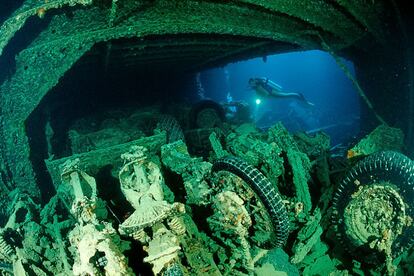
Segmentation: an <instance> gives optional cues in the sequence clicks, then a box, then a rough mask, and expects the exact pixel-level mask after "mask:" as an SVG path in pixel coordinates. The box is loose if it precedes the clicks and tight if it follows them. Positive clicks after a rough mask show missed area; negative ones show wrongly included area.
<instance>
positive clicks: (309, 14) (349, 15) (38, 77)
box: [0, 0, 391, 192]
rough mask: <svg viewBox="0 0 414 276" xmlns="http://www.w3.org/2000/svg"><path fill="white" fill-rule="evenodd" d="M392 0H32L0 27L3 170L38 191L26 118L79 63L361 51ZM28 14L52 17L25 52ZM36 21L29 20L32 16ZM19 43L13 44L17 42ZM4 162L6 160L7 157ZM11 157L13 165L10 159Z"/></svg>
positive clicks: (191, 64)
mask: <svg viewBox="0 0 414 276" xmlns="http://www.w3.org/2000/svg"><path fill="white" fill-rule="evenodd" d="M390 5H391V4H390V3H389V2H386V1H363V0H353V1H343V0H337V1H326V0H305V1H294V0H290V1H286V0H274V1H262V0H234V1H226V2H222V1H214V0H205V1H201V0H198V1H197V0H192V1H172V0H164V1H162V0H159V1H152V0H141V1H128V0H118V1H110V0H100V1H92V0H47V1H38V0H27V1H25V2H24V4H23V5H22V6H21V7H20V8H18V9H17V10H15V11H14V12H13V13H12V14H11V15H10V16H9V18H8V19H6V20H4V22H3V23H2V25H1V27H0V60H1V59H2V56H5V55H6V54H9V55H10V54H12V55H15V70H13V72H11V73H10V75H9V76H8V77H7V78H6V79H5V81H4V82H3V84H1V86H0V92H1V93H0V106H1V117H2V123H3V124H2V126H1V129H0V130H1V131H0V133H1V136H2V137H1V139H2V140H3V141H4V143H3V145H2V146H1V153H2V154H1V156H2V157H1V158H2V159H3V160H2V161H4V163H5V164H6V165H5V166H6V167H5V168H3V171H4V172H2V174H5V175H7V176H9V178H12V179H13V182H14V183H18V184H17V185H21V186H22V187H25V189H28V190H31V192H33V191H35V190H36V189H34V187H33V184H31V183H34V181H32V180H33V179H34V173H33V170H32V168H31V166H30V163H29V155H30V149H29V145H28V141H27V137H26V135H25V126H24V122H25V121H26V120H27V118H28V117H29V115H30V114H31V112H32V111H33V110H34V109H35V108H36V106H37V105H38V104H39V103H40V101H41V100H42V98H43V97H44V96H45V95H46V94H47V93H48V92H49V91H50V90H51V89H52V88H53V87H54V86H56V84H57V83H58V82H59V80H60V79H61V78H62V76H64V75H65V73H66V72H67V71H68V70H70V69H71V68H72V67H73V66H74V65H75V64H76V66H77V67H79V66H81V67H88V66H90V65H92V66H96V64H99V65H100V66H102V67H103V68H104V70H105V71H108V72H110V73H111V74H115V73H118V74H119V73H121V74H123V72H126V71H130V72H137V73H139V72H145V71H146V70H148V68H149V67H148V64H149V63H151V69H152V70H162V71H166V70H167V71H168V70H169V71H171V72H183V71H197V70H200V69H203V68H208V67H212V66H220V65H224V64H226V63H229V62H233V61H238V60H242V59H247V58H252V57H258V56H266V55H268V54H274V53H281V52H290V51H298V50H309V49H322V50H325V51H329V52H332V53H339V54H340V55H347V56H351V57H352V56H358V55H361V54H360V53H361V52H362V53H364V52H368V51H367V49H371V47H370V46H369V45H384V44H386V43H387V38H388V37H389V35H390V33H391V30H390V29H389V28H388V27H386V26H388V25H387V22H386V21H385V20H384V19H385V18H387V17H386V11H387V10H389V9H390ZM29 18H32V19H33V18H35V19H36V20H43V22H44V26H43V25H42V26H43V27H42V28H41V29H40V30H37V32H36V33H38V35H37V36H36V37H35V38H34V39H33V40H31V41H30V42H29V43H28V44H29V45H28V46H27V47H24V48H23V49H22V50H21V51H19V52H13V51H15V50H14V49H19V47H18V46H16V45H14V43H16V41H17V40H16V38H18V37H19V36H23V35H24V34H25V32H27V29H26V28H27V26H26V25H27V24H26V23H28V22H30V21H28V20H29ZM27 21H28V22H27ZM12 46H15V47H12ZM2 163H3V162H2ZM7 164H13V166H10V165H7Z"/></svg>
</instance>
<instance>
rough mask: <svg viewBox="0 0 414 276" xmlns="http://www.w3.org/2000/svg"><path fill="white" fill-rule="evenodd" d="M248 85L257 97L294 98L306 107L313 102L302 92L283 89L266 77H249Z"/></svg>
mask: <svg viewBox="0 0 414 276" xmlns="http://www.w3.org/2000/svg"><path fill="white" fill-rule="evenodd" d="M249 86H250V88H252V89H253V90H255V91H256V95H257V96H258V97H259V98H294V99H297V100H298V101H300V102H301V103H304V104H305V105H306V106H308V107H311V106H314V104H313V103H311V102H309V101H307V100H306V99H305V97H304V96H303V94H302V93H293V92H287V91H284V90H283V88H282V87H281V86H280V85H278V84H276V83H274V82H273V81H271V80H269V79H268V78H251V79H249Z"/></svg>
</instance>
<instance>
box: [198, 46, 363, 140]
mask: <svg viewBox="0 0 414 276" xmlns="http://www.w3.org/2000/svg"><path fill="white" fill-rule="evenodd" d="M344 62H345V64H346V65H347V67H348V68H349V70H350V71H351V72H352V73H354V66H353V64H352V63H351V62H349V61H346V60H344ZM251 77H267V78H269V79H271V80H272V81H274V82H276V83H277V84H279V85H281V86H282V87H283V89H284V90H287V91H290V92H300V93H302V94H303V95H304V96H305V98H306V99H307V100H308V101H310V102H312V103H314V104H315V106H314V107H313V108H308V107H306V106H303V105H301V104H300V103H299V102H298V101H297V100H294V99H271V100H266V99H262V101H261V103H260V104H256V99H257V97H256V95H255V93H254V91H253V90H251V89H249V88H248V85H247V83H248V80H249V78H251ZM200 80H201V83H202V85H203V88H204V90H205V91H204V94H205V97H206V98H210V99H213V100H215V101H218V102H226V101H227V97H228V95H230V96H231V97H232V99H233V101H245V102H247V103H248V104H249V105H250V107H251V110H252V115H253V121H255V122H256V123H257V125H258V126H259V127H267V126H269V125H272V124H274V123H275V122H277V121H282V122H283V123H284V124H285V126H286V127H287V128H288V129H289V130H290V131H292V132H296V131H312V130H315V129H318V128H325V132H327V133H328V134H329V135H330V136H331V139H332V143H333V144H334V143H341V142H344V141H345V140H347V139H349V138H350V137H352V136H354V135H357V133H358V132H359V117H360V106H359V105H360V101H359V96H358V94H357V92H356V90H355V88H354V86H353V84H352V82H351V81H350V80H349V79H348V77H347V76H346V75H345V74H344V72H343V71H342V69H341V68H339V66H338V65H337V64H336V62H335V60H334V59H333V58H332V57H331V56H330V55H329V54H328V53H325V52H322V51H306V52H293V53H286V54H278V55H273V56H268V57H267V58H266V59H263V58H255V59H252V60H247V61H242V62H238V63H233V64H229V65H227V66H225V67H223V68H217V69H212V70H208V71H204V72H201V75H200ZM333 125H336V127H334V126H333ZM326 127H329V128H326Z"/></svg>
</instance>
